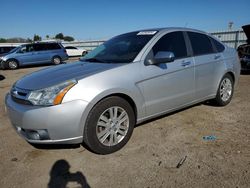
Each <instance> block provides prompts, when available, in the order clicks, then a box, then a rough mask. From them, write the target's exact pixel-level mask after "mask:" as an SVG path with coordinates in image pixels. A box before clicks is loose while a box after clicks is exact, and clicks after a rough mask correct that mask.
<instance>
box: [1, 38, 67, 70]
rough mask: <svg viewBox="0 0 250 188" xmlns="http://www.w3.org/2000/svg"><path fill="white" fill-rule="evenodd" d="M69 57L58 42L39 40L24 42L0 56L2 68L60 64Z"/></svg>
mask: <svg viewBox="0 0 250 188" xmlns="http://www.w3.org/2000/svg"><path fill="white" fill-rule="evenodd" d="M67 59H68V55H67V53H66V50H65V49H64V47H63V46H62V45H61V44H60V43H57V42H39V43H31V44H23V45H21V46H18V47H16V48H14V49H12V50H11V51H10V52H9V53H7V54H6V55H5V56H2V57H0V64H1V67H2V69H6V68H8V69H17V68H18V67H19V66H24V65H34V64H47V63H52V64H55V65H58V64H60V63H61V62H62V61H65V60H67Z"/></svg>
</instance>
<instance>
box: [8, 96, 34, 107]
mask: <svg viewBox="0 0 250 188" xmlns="http://www.w3.org/2000/svg"><path fill="white" fill-rule="evenodd" d="M11 98H12V100H13V101H15V102H16V103H19V104H25V105H33V104H32V103H31V102H30V101H27V100H24V99H19V98H16V97H14V96H12V95H11Z"/></svg>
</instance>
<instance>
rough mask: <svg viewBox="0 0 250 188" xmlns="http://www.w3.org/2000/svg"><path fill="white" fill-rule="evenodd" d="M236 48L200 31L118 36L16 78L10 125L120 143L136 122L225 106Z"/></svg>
mask: <svg viewBox="0 0 250 188" xmlns="http://www.w3.org/2000/svg"><path fill="white" fill-rule="evenodd" d="M239 74H240V63H239V59H238V56H237V52H236V51H235V50H234V49H232V48H229V47H227V46H225V45H224V44H222V43H221V42H219V41H218V40H217V39H215V38H214V37H212V36H211V35H208V34H207V33H204V32H202V31H198V30H193V29H187V28H163V29H150V30H142V31H135V32H130V33H126V34H123V35H119V36H117V37H114V38H112V39H110V40H109V41H107V42H105V43H104V44H102V45H100V46H99V47H97V48H96V49H95V50H93V51H92V52H90V53H89V54H87V55H86V56H85V57H84V58H82V59H81V60H80V61H79V62H76V63H72V64H66V65H59V66H56V67H52V68H48V69H44V70H41V71H38V72H35V73H32V74H29V75H26V76H25V77H23V78H22V79H20V80H18V81H17V82H16V83H15V84H14V85H13V87H12V89H11V91H10V93H9V94H7V96H6V106H7V110H8V115H9V118H10V120H11V122H12V124H13V127H14V128H15V129H16V130H17V132H18V133H19V134H20V135H21V136H22V137H23V138H24V139H26V140H27V141H28V142H30V143H33V144H58V143H62V144H73V143H82V142H84V143H85V144H86V145H87V146H88V147H89V148H90V149H91V150H92V151H93V152H96V153H100V154H108V153H112V152H115V151H117V150H119V149H120V148H122V147H123V146H124V145H125V144H126V143H127V142H128V140H129V138H130V136H131V134H132V132H133V128H134V126H135V124H138V123H141V122H143V121H145V120H148V119H151V118H154V117H157V116H160V115H162V114H166V113H169V112H172V111H175V110H178V109H181V108H184V107H187V106H190V105H193V104H195V103H199V102H202V101H207V100H213V101H214V102H215V103H216V104H217V105H219V106H225V105H227V104H228V103H229V102H230V101H231V99H232V96H233V92H234V88H235V86H236V85H237V83H238V79H239Z"/></svg>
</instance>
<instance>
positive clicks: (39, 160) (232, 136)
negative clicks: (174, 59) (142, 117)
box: [0, 66, 250, 188]
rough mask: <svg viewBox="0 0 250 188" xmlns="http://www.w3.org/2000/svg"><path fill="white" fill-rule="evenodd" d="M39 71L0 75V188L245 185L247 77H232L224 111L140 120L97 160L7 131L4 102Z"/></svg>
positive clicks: (249, 178) (249, 154)
mask: <svg viewBox="0 0 250 188" xmlns="http://www.w3.org/2000/svg"><path fill="white" fill-rule="evenodd" d="M42 68H44V66H40V67H29V68H22V69H18V70H15V71H10V70H5V71H2V70H0V75H2V76H4V77H5V79H4V80H2V81H0V135H1V136H0V145H1V147H0V187H1V188H14V187H24V188H34V187H36V188H39V187H66V186H67V187H88V186H89V187H250V115H249V112H250V87H249V85H250V74H244V75H241V76H240V81H239V85H238V87H237V88H236V91H235V93H234V97H233V100H232V102H231V103H230V104H229V105H228V106H226V107H214V106H211V105H209V104H199V105H195V106H192V107H190V108H187V109H185V110H181V111H178V112H176V113H172V114H170V115H166V116H163V117H160V118H157V119H154V120H152V121H148V122H146V123H144V124H141V125H138V126H137V127H136V128H135V130H134V133H133V135H132V137H131V139H130V141H129V142H128V144H127V145H126V146H125V147H124V148H123V149H121V150H120V151H118V152H116V153H114V154H110V155H105V156H103V155H96V154H94V153H91V152H89V151H88V150H86V149H85V148H84V147H83V146H81V145H79V146H78V145H76V146H70V147H66V146H63V147H61V148H59V147H47V148H42V149H41V148H40V149H37V148H34V147H33V146H31V145H30V144H28V143H26V142H25V141H24V140H23V139H21V138H20V137H19V136H18V135H17V134H16V132H15V130H14V129H13V128H12V127H11V124H10V121H9V120H8V118H7V116H6V113H5V111H4V96H5V95H6V93H7V92H8V91H9V90H10V88H11V86H12V84H13V83H14V82H15V81H16V80H18V79H19V78H21V77H22V76H23V75H25V74H27V73H30V72H34V71H36V70H39V69H42ZM207 135H214V136H216V139H215V140H204V139H203V137H204V136H207ZM181 160H184V162H183V164H182V165H179V166H178V163H179V162H180V161H181ZM177 167H179V168H177Z"/></svg>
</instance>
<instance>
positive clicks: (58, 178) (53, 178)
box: [48, 159, 90, 188]
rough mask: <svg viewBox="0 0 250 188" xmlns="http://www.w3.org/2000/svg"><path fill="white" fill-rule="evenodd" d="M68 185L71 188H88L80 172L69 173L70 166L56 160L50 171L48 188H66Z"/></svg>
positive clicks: (62, 160) (64, 161) (61, 160)
mask: <svg viewBox="0 0 250 188" xmlns="http://www.w3.org/2000/svg"><path fill="white" fill-rule="evenodd" d="M68 184H73V185H72V187H81V188H90V186H89V184H88V182H87V180H86V177H85V176H84V175H83V173H82V172H79V171H77V172H76V173H71V172H70V164H69V163H68V162H67V161H66V160H64V159H60V160H57V161H56V162H55V163H54V165H53V166H52V168H51V170H50V180H49V183H48V188H57V187H58V188H59V187H60V188H66V187H68Z"/></svg>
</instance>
